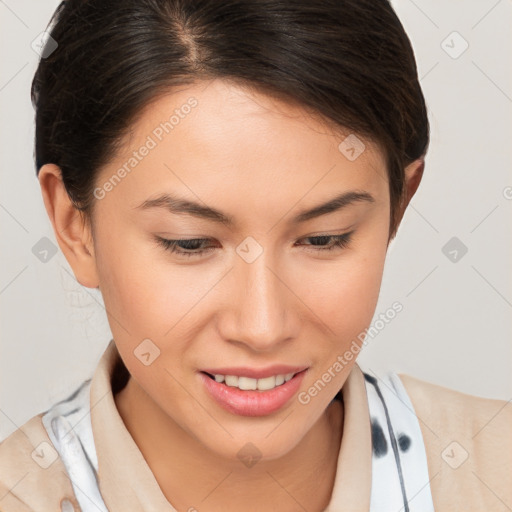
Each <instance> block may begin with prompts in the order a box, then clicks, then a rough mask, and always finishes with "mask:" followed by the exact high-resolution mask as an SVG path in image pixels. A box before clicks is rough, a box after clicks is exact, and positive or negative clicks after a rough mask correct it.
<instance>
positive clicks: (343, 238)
mask: <svg viewBox="0 0 512 512" xmlns="http://www.w3.org/2000/svg"><path fill="white" fill-rule="evenodd" d="M352 234H353V231H351V232H349V233H343V234H340V235H319V236H308V237H305V238H302V239H300V240H310V241H313V243H309V244H303V245H306V246H310V247H314V249H313V250H314V251H334V250H335V249H342V248H344V247H347V246H348V244H349V243H350V239H351V237H352ZM155 238H156V241H157V242H158V243H159V244H160V245H161V246H163V247H164V248H165V249H166V250H168V251H170V252H172V253H175V254H179V255H180V256H182V255H183V256H185V257H187V258H190V257H192V256H194V257H195V256H201V255H203V254H205V253H209V252H211V251H212V250H213V249H215V247H212V246H209V247H208V246H207V247H204V244H206V243H208V242H210V241H211V239H210V238H189V239H181V240H169V239H168V238H162V237H160V236H156V237H155ZM329 241H330V243H329Z"/></svg>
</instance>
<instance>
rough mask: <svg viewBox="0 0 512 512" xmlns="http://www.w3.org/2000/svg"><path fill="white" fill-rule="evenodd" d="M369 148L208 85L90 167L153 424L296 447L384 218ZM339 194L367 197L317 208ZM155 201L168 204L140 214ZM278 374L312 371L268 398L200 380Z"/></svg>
mask: <svg viewBox="0 0 512 512" xmlns="http://www.w3.org/2000/svg"><path fill="white" fill-rule="evenodd" d="M346 137H348V139H346ZM359 140H360V139H359ZM363 142H364V144H365V147H364V150H363V151H362V152H361V150H362V149H363V147H362V146H360V145H359V142H358V139H357V138H354V136H353V135H351V134H350V132H346V133H345V134H344V135H341V134H340V133H339V132H338V133H336V132H335V131H334V130H332V129H329V128H328V127H327V126H326V125H325V124H324V123H322V122H321V121H320V120H319V119H318V118H313V117H312V116H308V115H307V114H306V113H305V112H304V111H303V110H301V109H300V108H299V107H297V106H292V105H291V104H288V103H284V102H282V101H278V100H276V99H271V98H270V97H268V96H266V95H263V94H260V93H254V92H253V93H250V92H249V91H248V90H247V89H243V88H241V87H239V86H235V85H232V84H229V83H227V82H225V81H222V80H214V81H211V82H201V83H197V84H195V85H193V86H189V87H187V88H183V89H181V90H180V91H179V92H175V93H173V94H169V95H167V96H163V97H161V98H160V99H158V100H157V101H156V102H154V103H153V104H151V105H150V106H149V107H148V108H147V109H146V110H145V111H144V112H143V114H142V116H141V117H140V118H139V119H138V120H137V122H136V124H134V126H133V131H132V136H131V138H130V139H129V140H128V141H127V144H126V146H125V147H124V149H123V150H122V151H120V152H119V153H118V155H117V156H116V158H115V159H114V160H112V161H111V162H110V163H109V165H107V166H106V167H104V168H103V169H102V170H101V173H100V175H99V177H98V180H97V182H96V186H97V188H96V191H95V196H96V202H95V211H94V220H95V226H94V232H93V235H94V258H95V264H96V271H97V275H98V278H99V285H100V290H101V293H102V295H103V298H104V302H105V306H106V309H107V312H108V317H109V322H110V326H111V329H112V333H113V337H114V339H115V342H116V345H117V347H118V350H119V352H120V354H121V356H122V359H123V360H124V362H125V365H126V367H127V368H128V370H129V371H130V373H131V376H132V379H134V384H135V385H137V386H138V387H140V389H142V390H143V391H144V392H145V393H147V395H149V397H150V398H151V399H152V400H153V401H154V403H155V404H156V406H157V407H158V408H159V409H160V410H161V411H162V412H163V415H162V417H163V418H165V421H170V422H174V423H175V424H177V425H178V426H179V427H180V428H181V429H183V430H184V431H185V432H187V433H188V434H190V435H191V436H192V437H193V438H195V439H196V440H198V441H199V442H200V443H202V444H203V445H204V446H205V447H206V448H209V449H210V450H212V451H213V452H215V453H217V454H219V455H221V456H223V457H227V458H235V457H236V456H237V452H238V451H239V450H240V447H241V446H244V445H245V444H246V443H249V442H250V443H252V444H253V445H255V446H256V447H257V449H258V450H259V451H260V453H261V454H263V457H265V458H268V459H272V458H276V457H279V456H282V455H284V454H285V453H287V452H288V451H290V450H291V449H292V448H293V447H294V446H296V445H297V444H298V443H299V442H300V440H301V439H303V438H304V436H305V435H306V433H307V432H308V431H309V430H310V429H311V428H312V426H313V425H314V424H315V423H316V422H317V421H318V420H319V419H320V418H321V417H322V415H324V413H325V411H326V409H327V407H328V405H329V403H330V401H331V400H332V399H333V397H334V396H335V395H336V393H337V392H338V391H339V390H340V388H341V387H342V385H343V383H344V382H345V380H346V378H347V376H348V374H349V372H350V370H351V368H352V366H353V365H354V363H355V356H356V355H357V352H356V350H355V348H354V347H356V346H357V347H359V346H360V345H361V339H362V338H361V336H360V334H361V333H362V332H363V331H364V330H365V329H366V328H367V327H368V326H369V324H370V322H371V319H372V317H373V314H374V311H375V307H376V303H377V299H378V294H379V288H380V284H381V277H382V272H383V266H384V260H385V255H386V249H387V244H388V231H389V208H390V204H389V192H388V181H387V175H386V169H385V164H384V160H383V156H382V154H381V153H380V152H379V151H378V150H377V149H376V147H375V146H373V145H371V144H370V143H369V142H368V141H367V140H364V141H363ZM340 144H341V146H340ZM123 166H124V167H123ZM120 169H124V172H123V171H122V170H120ZM349 193H357V194H361V195H360V196H359V199H358V200H357V199H355V200H352V201H351V200H350V197H349V200H348V201H340V202H339V203H338V208H335V207H327V208H324V209H323V210H315V208H316V207H318V206H319V205H323V204H325V203H328V202H329V201H332V200H334V199H335V198H338V197H339V196H340V195H343V194H349ZM164 194H167V195H169V196H172V198H174V199H173V200H172V201H171V200H170V199H169V201H167V202H166V201H165V200H160V201H158V202H156V203H154V204H153V205H152V204H151V203H146V207H144V206H143V205H144V203H145V202H147V201H152V200H154V199H157V198H161V197H162V196H163V195H164ZM185 201H186V202H188V203H194V204H195V205H197V206H191V205H190V204H187V205H186V204H185ZM331 206H332V205H331ZM214 211H215V212H217V213H214ZM309 211H312V212H313V213H311V214H308V215H305V212H309ZM301 215H302V218H301ZM340 235H347V236H348V238H346V239H345V241H346V244H345V245H343V246H336V245H335V242H336V240H337V239H336V238H335V237H339V236H340ZM158 237H161V238H162V239H171V240H176V239H205V240H204V241H203V242H192V243H190V242H189V244H188V245H187V244H186V242H185V243H181V244H180V245H179V246H177V247H176V249H177V251H183V252H188V253H190V255H187V254H185V255H184V254H181V253H179V252H172V251H171V249H169V248H166V247H165V245H164V243H160V242H159V241H158V240H159V238H158ZM311 237H320V238H316V239H315V238H311ZM330 237H333V238H330ZM339 240H343V238H339ZM330 247H331V248H332V250H327V249H328V248H330ZM187 248H188V250H187ZM201 249H204V250H205V252H203V253H199V254H197V253H198V251H199V250H201ZM194 252H195V253H196V254H194ZM358 336H359V338H358ZM354 340H355V343H354ZM347 350H349V351H352V353H353V354H354V357H353V358H352V359H351V360H348V359H347V358H346V357H345V356H344V354H345V353H346V351H347ZM339 356H340V357H341V358H343V361H344V362H343V364H340V363H339V361H340V359H339ZM337 361H338V364H336V362H337ZM272 365H289V366H292V367H298V368H307V371H306V372H303V373H302V374H299V375H298V376H297V377H294V378H293V379H292V380H291V381H289V382H290V383H291V384H285V385H286V387H287V388H290V391H289V393H288V395H291V396H288V395H286V393H284V392H283V391H279V387H278V388H276V389H277V390H278V391H274V392H271V393H269V392H265V393H266V394H267V395H269V396H270V395H271V394H272V395H273V397H274V398H273V397H270V398H268V399H266V401H265V402H264V403H263V401H262V400H260V399H259V398H260V397H256V398H255V399H253V398H247V396H248V395H247V393H252V394H254V393H260V394H261V393H262V392H261V391H252V392H248V391H239V392H238V393H237V395H239V396H237V397H234V394H235V393H236V392H234V393H233V389H234V388H232V387H228V386H226V384H223V383H219V384H213V382H214V381H213V380H211V379H210V378H209V377H207V376H205V374H203V373H202V371H204V370H206V369H214V370H218V369H225V368H226V367H245V368H249V369H255V370H260V369H267V368H268V367H270V366H272ZM340 366H341V367H340ZM272 371H273V372H274V374H281V373H287V372H285V371H276V369H273V370H272ZM219 373H221V372H219ZM240 373H243V372H239V373H238V374H240ZM326 374H327V376H326ZM235 375H236V373H235ZM242 381H244V379H242ZM278 381H279V379H278ZM246 382H249V384H250V381H246ZM266 382H267V383H268V382H270V381H266ZM207 384H208V385H207ZM315 384H316V388H315V389H316V392H315V391H312V392H310V391H309V390H310V388H312V387H315ZM132 385H133V384H132ZM221 386H222V388H221ZM211 387H215V388H216V389H217V393H220V395H221V396H224V399H223V400H224V401H222V399H219V400H220V401H218V400H217V399H215V398H214V397H213V395H212V394H211V393H210V391H209V389H210V388H211ZM283 389H284V387H283ZM230 390H231V392H230ZM244 393H246V395H244ZM276 395H277V396H281V401H279V399H275V396H276ZM283 395H285V396H283ZM244 396H245V398H244ZM286 398H288V400H286ZM283 401H284V403H282V402H283ZM269 433H272V434H271V435H269Z"/></svg>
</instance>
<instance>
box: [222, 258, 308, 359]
mask: <svg viewBox="0 0 512 512" xmlns="http://www.w3.org/2000/svg"><path fill="white" fill-rule="evenodd" d="M269 260H270V259H269V258H268V257H267V253H266V251H264V252H263V253H262V254H261V255H260V256H259V257H258V258H257V259H256V260H255V261H253V262H252V263H247V262H246V261H244V260H243V259H241V258H240V259H239V260H238V261H236V263H235V268H234V269H233V271H232V272H231V276H230V278H229V279H230V281H229V283H228V284H227V286H228V289H227V290H226V293H228V294H229V296H230V298H229V299H228V300H227V301H226V302H224V301H223V303H224V304H225V307H226V310H225V311H224V312H222V313H221V318H222V321H221V335H222V337H223V339H226V340H228V341H230V342H231V343H239V344H243V345H246V346H247V347H250V348H251V349H252V350H253V351H257V352H268V351H275V350H276V348H277V347H278V346H279V345H280V344H281V343H283V342H285V341H286V340H290V339H292V338H294V337H295V336H296V335H297V332H298V329H299V319H298V318H297V316H296V315H297V312H296V309H295V310H294V309H293V307H294V306H293V303H294V300H297V299H295V297H294V294H293V293H292V292H291V291H290V289H289V288H288V287H287V283H286V281H287V279H286V275H284V272H282V271H280V270H279V268H275V265H273V264H272V263H271V262H270V261H269ZM272 267H274V268H272ZM296 307H297V306H296V305H295V308H296Z"/></svg>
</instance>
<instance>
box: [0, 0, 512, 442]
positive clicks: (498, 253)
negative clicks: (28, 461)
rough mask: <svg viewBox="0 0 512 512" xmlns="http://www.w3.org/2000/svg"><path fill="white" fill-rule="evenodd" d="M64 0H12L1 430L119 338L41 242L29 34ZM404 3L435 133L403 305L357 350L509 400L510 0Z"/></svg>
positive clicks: (397, 258)
mask: <svg viewBox="0 0 512 512" xmlns="http://www.w3.org/2000/svg"><path fill="white" fill-rule="evenodd" d="M57 5H58V1H57V0H37V1H36V0H31V1H28V0H18V1H16V2H15V1H14V0H0V63H1V65H0V73H1V74H0V109H1V117H0V128H1V132H0V133H1V137H0V145H1V146H0V155H1V169H0V172H1V176H0V180H1V182H0V183H1V185H0V226H1V233H2V236H1V237H0V251H1V252H0V255H1V256H0V258H1V261H0V311H1V317H0V321H1V324H0V329H1V331H0V333H1V339H0V341H1V345H0V348H1V354H0V439H3V438H5V437H6V436H7V435H8V434H10V433H11V432H13V431H14V430H15V429H16V428H17V427H19V426H21V425H22V424H23V423H24V422H25V421H27V420H28V419H30V418H31V417H32V416H34V415H35V414H38V413H39V412H42V411H44V410H46V409H47V408H48V407H49V406H50V405H52V404H53V403H54V402H55V401H57V400H60V399H62V398H64V397H66V396H67V395H69V394H70V392H71V391H73V390H74V389H75V387H76V386H78V385H79V384H80V383H81V382H82V381H83V380H84V379H86V378H89V377H91V375H92V372H93V370H94V368H95V366H96V364H97V362H98V359H99V357H100V356H101V354H102V352H103V351H104V349H105V347H106V345H107V343H108V342H109V340H110V338H111V333H110V329H109V326H108V323H107V319H106V315H105V311H104V309H103V306H102V300H101V295H100V294H99V291H97V290H90V289H88V288H84V287H82V286H81V285H79V284H78V283H77V282H76V280H75V279H74V276H73V273H72V271H71V269H70V267H69V265H68V264H67V262H66V260H65V258H64V257H63V255H62V254H61V252H60V250H59V251H58V252H57V254H55V255H54V256H53V257H49V258H48V260H47V261H46V262H43V261H41V260H40V259H39V258H38V257H37V256H36V255H37V250H36V249H37V248H38V247H39V246H38V245H36V244H38V243H39V244H40V243H42V242H40V240H41V239H42V238H43V237H48V238H49V239H50V240H51V241H52V242H53V243H54V244H55V245H56V241H55V237H54V235H53V231H52V228H51V224H50V221H49V219H48V217H47V214H46V211H45V209H44V204H43V200H42V196H41V192H40V188H39V182H38V181H37V179H36V176H35V170H34V164H33V130H34V128H33V126H34V125H33V116H34V113H33V109H32V105H31V102H30V94H29V91H30V83H31V80H32V77H33V74H34V71H35V69H36V66H37V61H38V55H37V54H36V52H35V51H34V50H33V49H32V47H31V43H32V41H33V40H34V39H35V38H36V37H37V36H38V35H39V34H40V33H41V32H42V31H44V29H45V28H46V24H47V22H48V21H49V19H50V16H51V14H52V12H53V11H54V9H55V7H56V6H57ZM393 6H394V7H395V9H396V11H397V14H398V16H399V18H400V19H401V21H402V23H403V25H404V27H405V30H406V32H407V33H408V35H409V37H410V39H411V42H412V44H413V48H414V51H415V54H416V59H417V64H418V69H419V76H420V78H421V84H422V88H423V91H424V94H425V97H426V101H427V106H428V109H429V118H430V122H431V130H432V132H431V139H432V140H431V146H430V150H429V153H428V154H427V158H426V168H425V175H424V178H423V182H422V184H421V185H420V188H419V190H418V192H417V194H416V196H415V197H414V198H413V200H412V203H411V205H410V207H409V210H408V212H407V213H406V216H405V218H404V221H403V223H402V225H401V227H400V229H399V232H398V236H397V239H396V240H394V241H393V242H392V245H391V247H390V249H389V252H388V259H387V263H386V268H385V272H384V278H383V284H382V289H381V294H380V298H379V304H378V305H377V309H376V313H375V319H376V318H378V315H379V313H382V312H384V311H386V310H387V309H388V308H389V307H390V306H391V304H392V303H393V302H394V301H397V300H398V301H400V302H401V303H402V304H403V311H402V312H400V313H399V314H398V315H397V316H396V318H395V319H394V320H393V321H391V322H390V323H388V324H386V325H385V327H384V328H380V329H379V330H378V334H377V336H374V337H373V338H371V339H370V338H369V339H368V344H367V345H366V347H365V348H364V350H363V351H362V352H361V354H360V356H359V359H358V363H359V365H360V366H361V368H363V369H364V370H366V371H368V372H373V373H374V374H376V375H377V376H380V375H382V374H383V373H385V372H386V371H396V372H398V373H407V374H409V375H413V376H415V377H417V378H420V379H423V380H427V381H430V382H434V383H437V384H439V385H442V386H446V387H450V388H453V389H456V390H459V391H462V392H465V393H470V394H474V395H479V396H483V397H488V398H499V399H503V400H510V399H512V379H511V366H512V365H511V362H512V344H511V340H512V336H511V334H512V321H511V319H512V315H511V311H512V286H511V275H512V270H511V265H510V262H511V261H512V250H511V249H512V247H511V245H512V244H511V236H510V233H512V226H511V224H512V215H511V211H512V175H511V172H510V169H511V164H512V151H511V141H512V128H511V111H512V67H511V66H510V62H512V58H511V57H512V55H511V53H512V51H511V50H512V47H511V45H510V26H511V19H512V3H511V2H510V0H498V1H496V0H485V1H484V0H479V1H476V0H475V1H465V2H464V3H462V2H460V1H453V0H450V1H444V2H432V1H430V2H429V1H420V0H415V1H412V0H395V1H394V2H393ZM466 46H467V48H466ZM454 237H455V238H456V240H452V238H454ZM450 240H451V242H450ZM446 244H448V245H447V246H446ZM34 246H35V247H36V249H33V248H34ZM443 248H444V249H443ZM464 248H466V249H467V252H466V253H465V254H463V253H464V251H465V250H466V249H464ZM454 251H455V252H454ZM340 314H343V312H342V311H340Z"/></svg>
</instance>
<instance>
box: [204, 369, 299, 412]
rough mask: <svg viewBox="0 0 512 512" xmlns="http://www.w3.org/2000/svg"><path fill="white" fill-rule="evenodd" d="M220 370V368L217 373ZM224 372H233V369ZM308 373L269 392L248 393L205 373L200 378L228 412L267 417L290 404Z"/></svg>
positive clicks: (296, 375) (294, 377)
mask: <svg viewBox="0 0 512 512" xmlns="http://www.w3.org/2000/svg"><path fill="white" fill-rule="evenodd" d="M289 368H290V367H288V369H289ZM219 370H220V368H218V369H216V370H215V371H219ZM222 370H229V371H233V368H229V369H228V368H223V369H222ZM272 371H275V370H272ZM306 373H307V372H306V371H305V370H304V371H300V372H298V373H296V374H295V375H294V376H293V377H292V378H291V379H290V380H289V381H287V382H285V383H284V384H282V385H280V386H276V387H274V388H273V389H270V390H268V391H260V390H257V391H254V390H253V391H247V390H241V389H238V388H237V387H230V386H227V385H226V384H224V383H220V382H216V381H215V380H214V379H212V378H211V377H210V376H209V375H208V374H207V373H206V372H204V371H201V372H199V373H198V376H199V378H200V381H201V382H202V384H203V386H204V389H205V391H206V392H207V394H208V395H209V396H210V397H211V398H213V400H214V401H215V402H216V403H217V404H218V405H219V406H220V407H222V408H223V409H225V410H226V411H229V412H230V413H232V414H235V415H239V416H265V415H268V414H272V413H274V412H276V411H278V410H279V409H281V408H282V407H284V406H285V405H286V404H287V403H289V402H290V400H291V399H292V397H293V396H294V395H295V394H296V393H297V392H298V390H299V388H300V386H301V383H302V381H303V379H304V376H305V374H306ZM263 378H264V377H263Z"/></svg>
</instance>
